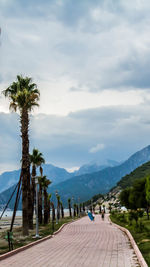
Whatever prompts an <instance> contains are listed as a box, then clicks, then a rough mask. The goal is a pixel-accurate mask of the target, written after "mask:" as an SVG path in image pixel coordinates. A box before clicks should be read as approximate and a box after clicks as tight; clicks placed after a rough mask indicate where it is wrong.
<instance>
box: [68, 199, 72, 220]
mask: <svg viewBox="0 0 150 267" xmlns="http://www.w3.org/2000/svg"><path fill="white" fill-rule="evenodd" d="M68 209H69V216H70V217H72V213H71V199H70V198H68Z"/></svg>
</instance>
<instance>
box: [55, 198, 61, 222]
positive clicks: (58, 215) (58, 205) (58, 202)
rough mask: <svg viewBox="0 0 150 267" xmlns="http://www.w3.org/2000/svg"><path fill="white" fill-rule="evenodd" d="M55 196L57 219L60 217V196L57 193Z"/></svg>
mask: <svg viewBox="0 0 150 267" xmlns="http://www.w3.org/2000/svg"><path fill="white" fill-rule="evenodd" d="M56 197H57V219H58V221H59V219H60V196H59V195H58V194H57V195H56Z"/></svg>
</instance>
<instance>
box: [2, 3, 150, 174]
mask: <svg viewBox="0 0 150 267" xmlns="http://www.w3.org/2000/svg"><path fill="white" fill-rule="evenodd" d="M149 14H150V1H149V0H134V1H129V0H126V1H124V0H117V1H115V0H92V1H91V0H76V1H74V0H58V1H56V0H45V1H42V0H36V1H35V0H30V1H29V0H26V1H25V0H22V1H19V0H0V27H1V38H0V91H2V90H3V89H5V88H7V86H8V85H9V84H10V83H11V82H12V81H14V80H15V79H16V75H17V74H22V75H25V76H30V77H32V78H33V80H34V82H35V83H37V85H38V87H39V89H40V92H41V99H40V107H39V108H38V109H36V110H35V111H34V113H32V114H31V123H30V140H31V142H30V149H31V150H32V148H33V147H37V148H39V149H40V151H41V152H43V154H44V156H45V158H46V161H47V162H48V163H52V164H55V165H57V166H61V167H65V168H73V167H79V166H81V165H82V164H84V163H87V162H92V161H93V162H94V161H99V162H101V163H103V162H104V161H105V160H106V159H114V160H117V161H122V160H125V159H127V158H128V157H129V156H130V155H131V154H132V153H134V152H136V151H137V150H139V149H142V148H143V147H144V146H147V145H149V144H150V90H149V88H150V34H149V32H150V16H149ZM0 127H1V131H0V151H1V153H0V172H2V171H4V170H11V169H14V168H18V167H19V165H20V157H21V142H20V133H19V131H20V128H19V114H12V113H10V112H9V103H8V101H7V100H6V99H4V97H3V96H2V94H1V95H0Z"/></svg>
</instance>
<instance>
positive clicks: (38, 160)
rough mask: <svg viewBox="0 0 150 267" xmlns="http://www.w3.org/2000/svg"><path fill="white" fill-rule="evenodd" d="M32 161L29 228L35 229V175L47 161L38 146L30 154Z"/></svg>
mask: <svg viewBox="0 0 150 267" xmlns="http://www.w3.org/2000/svg"><path fill="white" fill-rule="evenodd" d="M30 163H31V164H32V179H31V203H30V205H29V216H30V218H29V228H30V229H33V213H34V203H35V177H36V168H37V167H39V166H41V164H42V163H45V159H44V158H43V154H42V153H41V152H40V151H39V150H38V149H36V148H34V149H33V151H32V154H30Z"/></svg>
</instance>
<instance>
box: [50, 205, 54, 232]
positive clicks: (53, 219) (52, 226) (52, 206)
mask: <svg viewBox="0 0 150 267" xmlns="http://www.w3.org/2000/svg"><path fill="white" fill-rule="evenodd" d="M51 207H52V230H53V232H54V221H55V206H54V203H53V202H51Z"/></svg>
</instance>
